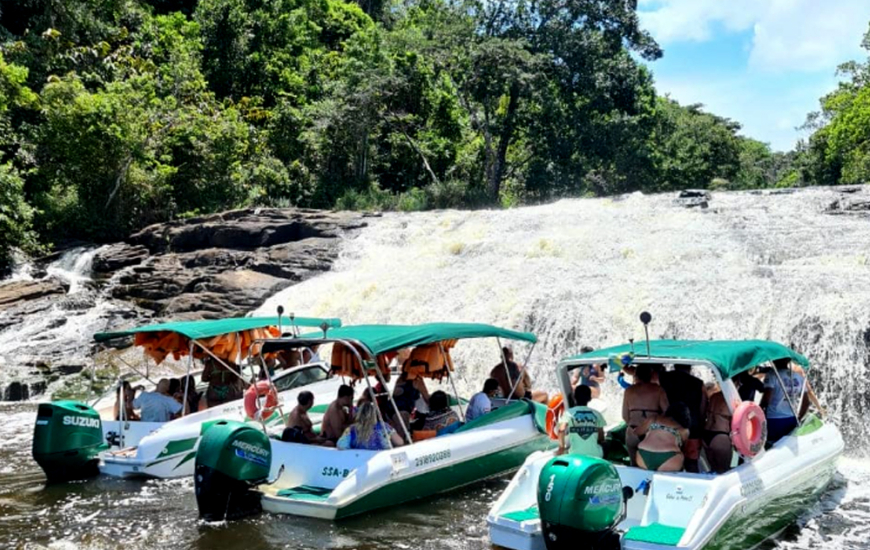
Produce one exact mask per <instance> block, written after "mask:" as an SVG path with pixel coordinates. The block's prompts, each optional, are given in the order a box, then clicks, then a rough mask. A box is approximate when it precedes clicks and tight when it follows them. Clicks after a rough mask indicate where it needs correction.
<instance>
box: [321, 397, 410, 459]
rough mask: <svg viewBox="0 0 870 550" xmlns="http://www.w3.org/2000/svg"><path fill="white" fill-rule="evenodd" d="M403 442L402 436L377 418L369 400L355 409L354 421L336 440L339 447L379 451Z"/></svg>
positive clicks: (397, 445)
mask: <svg viewBox="0 0 870 550" xmlns="http://www.w3.org/2000/svg"><path fill="white" fill-rule="evenodd" d="M390 443H392V446H393V447H399V446H401V445H403V444H404V441H402V438H401V437H400V436H399V434H397V433H396V431H395V430H394V429H393V428H392V427H390V425H389V424H387V423H385V422H381V421H380V420H378V413H377V411H376V410H375V406H374V405H372V404H371V402H368V401H367V402H365V403H363V404H362V405H360V407H359V410H357V413H356V417H355V418H354V423H353V424H351V425H350V427H348V428H347V429H346V430H345V431H344V434H342V436H341V438H340V439H339V440H338V443H337V444H336V447H338V448H339V449H364V450H368V451H381V450H384V449H389V448H390Z"/></svg>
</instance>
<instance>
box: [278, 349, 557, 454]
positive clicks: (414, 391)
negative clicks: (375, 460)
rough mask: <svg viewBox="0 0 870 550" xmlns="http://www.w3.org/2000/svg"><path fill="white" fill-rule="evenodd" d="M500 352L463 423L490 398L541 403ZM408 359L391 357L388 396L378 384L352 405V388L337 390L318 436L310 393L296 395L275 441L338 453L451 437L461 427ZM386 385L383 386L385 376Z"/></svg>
mask: <svg viewBox="0 0 870 550" xmlns="http://www.w3.org/2000/svg"><path fill="white" fill-rule="evenodd" d="M502 354H503V360H502V361H501V362H500V363H498V364H497V365H496V366H495V367H493V369H492V371H491V373H490V375H491V378H488V379H487V380H486V381H485V382H484V384H483V389H482V391H480V392H478V393H476V394H474V395H473V396H472V397H471V399H470V400H469V402H468V404H467V407H466V411H465V422H470V421H472V420H475V419H478V418H480V417H482V416H484V415H486V414H488V413H489V412H490V411H491V410H492V408H493V405H492V400H493V399H494V398H495V397H496V396H499V395H500V396H502V397H506V396H510V397H513V398H514V399H520V398H529V399H536V400H539V401H545V400H546V394H545V393H544V392H537V391H535V390H532V388H531V384H532V381H531V379H530V378H529V375H528V373H527V372H526V369H524V368H522V367H520V366H519V365H518V364H517V363H516V362H514V360H513V352H512V351H511V349H510V348H507V347H506V348H503V349H502ZM409 355H410V350H400V351H399V352H398V355H397V357H396V358H395V359H393V364H392V365H391V367H393V368H396V369H401V373H400V375H399V377H398V379H397V380H396V383H395V384H394V386H393V390H392V392H391V393H388V392H387V390H386V389H385V388H384V385H383V384H381V383H380V382H379V383H377V384H376V385H375V386H374V387H373V388H372V389H371V390H369V389H368V388H366V389H364V390H363V393H362V395H361V396H360V397H359V399H357V401H356V403H354V390H353V388H352V387H351V386H348V385H342V386H340V387H339V389H338V395H337V396H336V399H335V400H334V401H333V402H332V403H330V405H329V406H328V407H327V409H326V412H325V413H324V415H323V419H322V421H321V429H320V433H316V432H315V431H314V428H313V423H312V421H311V419H310V418H309V416H308V411H309V410H310V409H311V407H312V406H313V405H314V395H313V394H312V393H311V392H308V391H303V392H301V393H300V394H299V395H298V397H297V402H298V403H297V405H296V407H295V408H294V409H293V410H292V411H291V413H290V414H289V415H288V416H287V419H286V426H285V429H284V432H283V434H282V436H281V439H282V440H284V441H290V442H295V443H308V444H315V445H323V446H330V447H333V446H334V447H338V448H339V449H367V450H381V449H387V448H390V446H392V447H397V446H401V445H404V444H406V443H408V441H407V440H406V437H405V435H409V436H410V437H411V440H412V441H417V440H420V439H425V438H429V437H435V436H438V435H445V434H448V433H452V432H453V431H455V430H456V429H458V428H459V427H460V426H461V425H462V422H461V419H460V417H459V414H458V413H457V411H456V410H455V409H454V408H453V407H452V406H451V405H450V399H449V398H448V396H447V394H446V393H445V392H443V391H440V390H439V391H435V392H432V393H431V394H430V393H429V390H428V388H427V387H426V383H425V381H424V379H423V378H422V377H420V376H413V375H411V374H409V373H408V372H407V371H406V370H404V369H403V368H402V366H403V365H404V364H405V362H406V361H407V360H408V358H409ZM386 381H387V382H389V377H388V376H387V377H386ZM542 393H543V394H544V395H543V396H541V395H540V394H542ZM373 396H374V397H373ZM390 397H392V399H390ZM406 429H407V430H408V431H407V432H406V431H405V430H406Z"/></svg>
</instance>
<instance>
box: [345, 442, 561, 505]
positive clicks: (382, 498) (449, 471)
mask: <svg viewBox="0 0 870 550" xmlns="http://www.w3.org/2000/svg"><path fill="white" fill-rule="evenodd" d="M554 445H555V442H554V441H553V440H551V439H550V438H548V437H547V436H544V435H540V436H538V437H535V438H534V439H532V440H530V441H528V442H526V443H523V444H522V445H519V446H517V447H513V448H511V449H505V450H503V451H500V452H498V453H494V454H491V455H487V456H484V457H480V458H475V459H471V460H466V461H464V462H460V463H458V464H452V465H450V466H446V467H444V468H439V469H437V470H433V471H431V472H426V473H424V474H420V475H417V476H413V477H409V478H406V479H401V480H398V481H396V482H395V483H390V484H389V485H386V486H384V487H381V488H380V489H377V490H375V491H372V492H371V493H369V494H367V495H366V496H364V497H362V498H360V499H359V500H356V501H354V502H352V503H350V504H349V505H348V506H345V507H344V508H339V509H338V511H337V512H336V515H335V519H340V518H346V517H349V516H353V515H356V514H362V513H365V512H370V511H372V510H375V509H377V508H385V507H387V506H395V505H396V504H401V503H403V502H408V501H410V500H416V499H418V498H424V497H428V496H431V495H434V494H437V493H443V492H446V491H451V490H453V489H457V488H459V487H462V486H464V485H469V484H471V483H475V482H478V481H482V480H484V479H486V478H490V477H495V476H497V475H500V474H505V473H508V472H510V471H512V470H516V469H517V468H519V467H520V466H521V465H522V463H523V462H524V461H525V459H526V457H527V456H529V455H530V454H531V453H533V452H535V451H543V450H547V449H551V448H553V447H554Z"/></svg>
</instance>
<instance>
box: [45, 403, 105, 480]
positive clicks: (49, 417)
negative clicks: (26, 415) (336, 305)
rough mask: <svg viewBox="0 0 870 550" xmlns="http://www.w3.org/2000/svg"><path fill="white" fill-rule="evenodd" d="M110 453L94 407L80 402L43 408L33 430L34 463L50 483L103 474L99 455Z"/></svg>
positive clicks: (56, 404) (53, 404)
mask: <svg viewBox="0 0 870 550" xmlns="http://www.w3.org/2000/svg"><path fill="white" fill-rule="evenodd" d="M106 449H108V445H106V443H105V442H104V441H103V423H102V421H101V420H100V415H99V413H97V411H95V410H94V409H92V408H91V407H89V406H87V405H85V404H83V403H79V402H77V401H55V402H54V403H41V404H40V405H39V409H38V410H37V412H36V426H35V427H34V430H33V459H34V460H36V462H37V464H39V466H40V467H41V468H42V470H43V471H44V472H45V475H46V477H47V478H48V481H49V482H50V483H53V482H59V481H70V480H75V479H85V478H88V477H93V476H95V475H97V474H99V473H100V469H99V463H100V458H99V453H100V452H101V451H104V450H106Z"/></svg>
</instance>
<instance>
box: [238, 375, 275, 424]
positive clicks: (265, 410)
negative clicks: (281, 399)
mask: <svg viewBox="0 0 870 550" xmlns="http://www.w3.org/2000/svg"><path fill="white" fill-rule="evenodd" d="M263 396H265V397H266V404H265V405H264V406H263V407H262V408H261V407H260V399H259V398H260V397H263ZM277 407H278V390H276V389H275V386H274V385H272V384H271V383H270V382H269V381H268V380H260V381H259V382H257V383H256V384H253V385H251V386H248V389H247V390H245V414H247V415H248V418H250V419H252V420H265V419H267V418H269V417H270V416H272V413H273V412H275V409H276V408H277Z"/></svg>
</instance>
